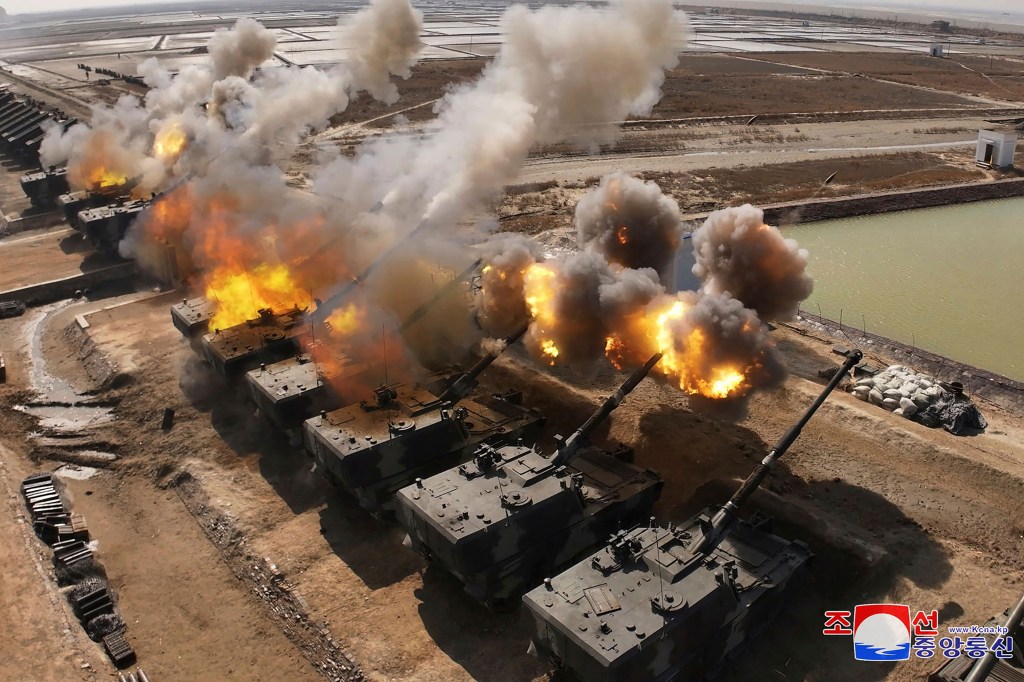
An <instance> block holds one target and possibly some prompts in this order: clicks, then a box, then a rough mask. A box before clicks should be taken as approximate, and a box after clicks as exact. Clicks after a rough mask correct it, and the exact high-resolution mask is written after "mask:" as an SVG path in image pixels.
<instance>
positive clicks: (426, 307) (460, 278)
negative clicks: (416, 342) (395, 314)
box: [398, 258, 484, 332]
mask: <svg viewBox="0 0 1024 682" xmlns="http://www.w3.org/2000/svg"><path fill="white" fill-rule="evenodd" d="M483 262H484V259H483V258H477V259H476V260H475V261H473V263H472V265H470V266H469V267H468V268H466V269H465V270H463V271H462V272H461V273H459V274H458V275H457V276H456V277H455V278H454V279H452V280H451V281H449V282H445V284H444V286H442V287H441V288H440V289H438V290H437V293H435V294H434V295H433V296H431V297H430V300H428V301H427V302H425V303H424V304H423V305H421V306H420V307H418V308H416V310H414V311H412V313H410V314H409V316H408V317H407V318H405V322H403V323H402V324H401V326H400V327H399V328H398V331H399V332H404V331H405V330H406V329H408V328H409V327H411V326H413V325H414V324H416V323H417V322H419V321H420V320H421V319H423V317H424V316H425V315H426V314H427V313H428V312H430V309H431V308H433V307H434V305H435V304H436V303H437V302H438V301H440V300H441V299H443V298H444V297H445V296H447V295H448V294H449V293H451V292H452V291H453V290H455V289H456V288H457V287H458V286H459V285H460V284H462V283H463V282H464V281H466V280H467V279H469V277H470V276H471V275H472V274H473V273H474V272H476V269H477V268H478V267H480V264H481V263H483Z"/></svg>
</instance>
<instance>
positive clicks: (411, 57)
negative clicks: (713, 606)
mask: <svg viewBox="0 0 1024 682" xmlns="http://www.w3.org/2000/svg"><path fill="white" fill-rule="evenodd" d="M338 24H339V26H340V27H341V41H342V44H343V45H345V46H346V47H348V48H350V50H351V55H350V56H349V58H348V71H349V73H350V74H351V79H352V85H353V87H354V88H355V89H356V90H365V91H366V92H368V93H370V95H372V96H373V98H374V99H377V100H380V101H381V102H384V103H385V104H394V103H395V102H397V101H398V88H397V87H395V84H394V83H392V82H391V79H390V78H389V76H390V75H394V76H398V77H399V78H408V77H409V76H411V75H412V70H411V69H412V65H413V64H414V63H415V62H416V54H417V53H418V52H419V50H420V46H421V43H420V29H421V28H422V27H423V15H422V14H421V13H420V12H418V11H416V10H415V9H413V8H412V5H410V4H409V3H408V0H377V2H375V3H373V4H372V5H371V7H370V10H369V11H364V12H358V13H356V14H355V15H353V16H352V17H351V18H350V19H346V18H342V19H341V20H340V21H339V22H338Z"/></svg>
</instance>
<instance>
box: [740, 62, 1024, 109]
mask: <svg viewBox="0 0 1024 682" xmlns="http://www.w3.org/2000/svg"><path fill="white" fill-rule="evenodd" d="M758 58H759V59H765V60H766V61H770V62H775V63H782V64H788V65H791V66H802V67H807V68H812V69H819V70H821V71H828V72H834V73H842V74H860V75H862V76H870V77H872V78H878V79H882V80H888V81H893V82H896V83H905V84H908V85H917V86H922V87H926V88H932V89H935V90H943V91H947V92H960V93H965V94H968V95H974V96H982V97H992V98H995V99H1001V100H1008V101H1013V102H1020V101H1021V100H1022V99H1024V78H1022V77H1021V67H1022V66H1024V63H1022V62H1021V60H1020V59H1013V58H1001V57H994V58H992V59H990V58H988V57H971V56H966V55H955V56H952V57H949V58H947V59H937V58H935V57H929V56H926V55H917V54H903V55H893V54H871V53H858V54H832V53H829V52H798V53H788V54H775V55H770V56H768V55H765V56H759V57H758Z"/></svg>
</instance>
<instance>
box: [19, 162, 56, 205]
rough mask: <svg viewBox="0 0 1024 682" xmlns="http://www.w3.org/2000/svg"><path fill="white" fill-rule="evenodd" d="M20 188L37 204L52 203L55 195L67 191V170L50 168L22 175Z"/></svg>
mask: <svg viewBox="0 0 1024 682" xmlns="http://www.w3.org/2000/svg"><path fill="white" fill-rule="evenodd" d="M21 189H22V191H23V192H25V196H27V197H28V198H29V199H31V200H32V203H33V204H35V205H37V206H43V205H49V204H52V203H54V201H55V200H56V198H57V197H59V196H60V195H61V194H66V193H67V192H68V170H67V168H51V169H50V170H48V171H39V172H38V173H29V174H28V175H23V176H21Z"/></svg>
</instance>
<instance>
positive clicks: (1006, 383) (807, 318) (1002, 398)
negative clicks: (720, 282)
mask: <svg viewBox="0 0 1024 682" xmlns="http://www.w3.org/2000/svg"><path fill="white" fill-rule="evenodd" d="M782 326H785V327H787V328H789V329H792V330H794V331H796V332H798V333H800V334H804V335H807V336H813V337H815V338H818V339H821V340H826V341H832V342H834V343H837V344H842V345H844V346H853V347H856V348H860V349H861V350H862V351H864V354H865V356H866V357H867V356H870V355H871V354H880V355H882V356H883V357H887V358H891V359H892V360H894V361H895V362H896V363H898V364H901V365H905V366H907V367H910V368H912V369H914V370H917V371H919V372H925V373H926V374H930V375H932V376H934V377H935V378H937V379H940V380H942V381H959V382H960V383H962V384H963V385H964V388H965V389H966V391H967V393H968V394H969V395H971V397H977V398H982V399H984V400H986V401H989V402H992V403H995V404H996V405H999V406H1000V407H1003V408H1004V409H1010V410H1014V411H1020V410H1024V382H1020V381H1016V380H1014V379H1011V378H1009V377H1005V376H1003V375H1001V374H995V373H993V372H989V371H987V370H984V369H981V368H979V367H974V366H972V365H967V364H964V363H962V362H957V361H956V360H951V359H949V358H947V357H943V356H941V355H937V354H935V353H932V352H930V351H927V350H924V349H922V348H917V347H915V346H911V345H908V344H905V343H902V342H900V341H896V340H894V339H890V338H887V337H885V336H879V335H878V334H872V333H871V332H868V331H865V330H863V329H858V328H856V327H851V326H850V325H843V324H840V323H839V322H836V321H835V320H830V319H828V318H827V317H821V316H820V315H815V314H813V313H808V312H807V311H805V310H801V311H800V313H799V315H798V316H797V318H796V320H794V321H793V322H791V323H784V324H783V325H782Z"/></svg>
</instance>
